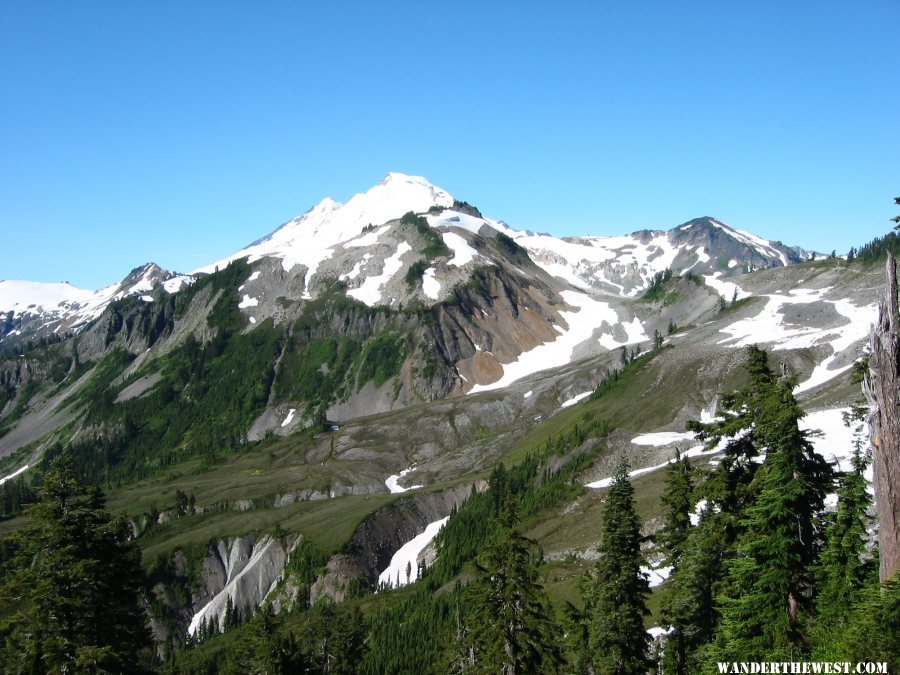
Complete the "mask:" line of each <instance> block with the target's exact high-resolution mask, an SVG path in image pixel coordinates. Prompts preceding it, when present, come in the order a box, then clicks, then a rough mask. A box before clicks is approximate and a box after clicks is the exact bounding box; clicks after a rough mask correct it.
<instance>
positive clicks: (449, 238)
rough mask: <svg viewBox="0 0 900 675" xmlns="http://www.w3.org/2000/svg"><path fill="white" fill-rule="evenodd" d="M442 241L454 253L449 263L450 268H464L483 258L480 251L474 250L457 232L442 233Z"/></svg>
mask: <svg viewBox="0 0 900 675" xmlns="http://www.w3.org/2000/svg"><path fill="white" fill-rule="evenodd" d="M441 239H443V240H444V243H445V244H447V248H449V249H450V250H451V251H453V257H452V258H450V260H448V261H447V265H448V266H450V267H463V266H464V265H467V264H468V263H470V262H472V261H473V260H475V259H476V258H480V257H481V255H479V253H478V251H476V250H475V249H474V248H472V246H471V245H470V244H469V242H467V241H466V240H465V239H463V238H462V237H461V236H459V235H458V234H456V232H443V233H441Z"/></svg>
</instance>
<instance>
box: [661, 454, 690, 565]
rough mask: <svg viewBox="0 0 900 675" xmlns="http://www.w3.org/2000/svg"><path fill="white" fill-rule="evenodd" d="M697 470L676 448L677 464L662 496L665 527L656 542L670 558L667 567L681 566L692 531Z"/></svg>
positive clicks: (670, 469)
mask: <svg viewBox="0 0 900 675" xmlns="http://www.w3.org/2000/svg"><path fill="white" fill-rule="evenodd" d="M693 474H694V470H693V468H692V467H691V465H690V463H689V462H688V461H687V458H686V457H682V456H681V452H680V451H679V450H678V449H677V448H676V449H675V461H674V462H673V463H672V464H670V465H669V467H668V469H667V470H666V483H665V487H664V488H663V494H662V498H661V501H662V507H663V519H664V520H663V526H662V529H661V530H660V531H659V532H657V534H656V541H657V543H658V544H659V546H660V548H661V549H662V551H663V553H664V554H665V556H666V564H667V565H671V566H672V567H677V566H678V561H679V560H680V559H681V554H682V552H683V551H684V543H685V540H686V539H687V537H688V534H689V532H690V529H691V511H692V510H693V506H694V501H693V495H694V477H693Z"/></svg>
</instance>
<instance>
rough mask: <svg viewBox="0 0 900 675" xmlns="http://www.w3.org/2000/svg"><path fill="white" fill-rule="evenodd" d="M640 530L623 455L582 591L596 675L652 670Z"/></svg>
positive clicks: (646, 589) (647, 588)
mask: <svg viewBox="0 0 900 675" xmlns="http://www.w3.org/2000/svg"><path fill="white" fill-rule="evenodd" d="M640 530H641V523H640V519H639V518H638V516H637V513H636V512H635V508H634V488H633V487H632V485H631V481H630V480H629V479H628V464H627V462H626V460H625V457H624V456H623V457H622V458H621V460H620V461H619V465H618V467H617V468H616V473H615V477H614V479H613V482H612V485H610V487H609V490H608V492H607V494H606V505H605V508H604V510H603V523H602V531H601V539H600V545H599V547H598V550H599V552H600V559H599V560H598V561H597V565H596V567H595V569H594V572H593V575H592V576H591V578H590V579H589V580H588V582H587V584H586V586H585V589H584V595H585V605H586V612H587V615H588V620H589V622H590V623H589V627H588V640H589V646H590V650H591V657H592V660H593V667H594V670H595V672H597V673H604V674H606V673H609V674H611V675H631V674H635V675H636V674H638V673H641V674H643V673H645V672H646V671H647V669H648V668H649V667H650V660H649V658H648V657H649V654H648V647H649V643H650V636H649V634H648V633H647V632H646V631H645V630H644V617H645V616H647V614H649V612H648V611H647V605H646V600H647V596H648V595H649V594H650V585H649V584H648V582H647V577H646V575H645V574H644V573H643V572H641V566H643V565H645V564H646V563H645V561H644V556H643V554H642V553H641V532H640Z"/></svg>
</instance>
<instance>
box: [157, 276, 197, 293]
mask: <svg viewBox="0 0 900 675" xmlns="http://www.w3.org/2000/svg"><path fill="white" fill-rule="evenodd" d="M192 283H194V277H191V276H187V275H184V274H182V275H181V276H177V277H172V278H171V279H167V280H166V281H164V282H163V289H165V291H166V293H177V292H178V291H180V290H181V289H182V288H184V287H185V286H190V285H191V284H192Z"/></svg>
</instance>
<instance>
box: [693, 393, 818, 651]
mask: <svg viewBox="0 0 900 675" xmlns="http://www.w3.org/2000/svg"><path fill="white" fill-rule="evenodd" d="M792 388H793V383H792V382H791V381H790V380H773V381H772V382H771V383H770V385H769V386H768V387H767V388H766V389H764V390H763V391H762V392H761V394H762V395H761V396H760V397H759V398H758V400H757V405H756V407H755V408H753V409H751V411H750V415H751V416H752V422H753V434H754V437H755V441H756V442H757V443H758V444H759V447H761V448H762V449H764V451H765V453H766V458H765V462H764V463H763V465H762V467H760V469H759V471H758V472H757V473H756V475H755V477H754V479H753V485H752V486H751V488H752V489H751V493H752V494H753V495H754V496H753V501H752V503H751V504H750V505H749V506H748V507H747V508H746V509H745V511H744V518H743V520H742V526H743V532H742V534H741V538H740V540H739V543H738V549H737V554H738V555H737V556H736V557H735V558H733V559H731V560H729V561H728V562H727V568H728V582H729V587H728V588H727V589H726V595H725V596H724V597H723V598H722V623H721V628H720V634H719V636H718V640H717V643H716V645H715V646H714V647H713V648H712V649H711V650H710V652H709V654H710V661H711V662H715V661H746V660H753V659H756V658H758V657H759V656H760V655H761V654H765V655H766V657H767V658H770V659H772V660H791V659H796V657H797V656H798V655H799V654H801V653H802V651H803V649H804V647H805V644H806V635H805V627H806V622H807V619H808V617H809V614H810V609H811V608H810V605H811V602H812V587H813V583H812V582H813V579H812V566H813V563H814V562H815V559H816V557H817V554H818V541H819V539H820V533H819V532H818V531H817V521H818V518H819V516H820V514H821V511H822V508H823V505H824V499H825V494H826V493H827V492H828V489H829V487H830V485H831V477H832V474H831V467H830V466H829V464H828V463H827V462H826V461H825V460H824V458H822V457H821V456H820V455H818V454H817V453H816V452H815V451H814V450H813V447H812V444H811V443H810V442H809V440H808V438H807V434H806V433H805V432H802V431H801V430H800V428H799V425H798V422H799V420H800V418H801V417H802V415H803V411H802V410H801V409H800V407H799V405H798V404H797V402H796V400H795V399H794V396H793V394H792V393H791V390H792Z"/></svg>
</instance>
